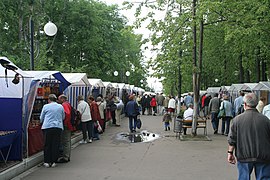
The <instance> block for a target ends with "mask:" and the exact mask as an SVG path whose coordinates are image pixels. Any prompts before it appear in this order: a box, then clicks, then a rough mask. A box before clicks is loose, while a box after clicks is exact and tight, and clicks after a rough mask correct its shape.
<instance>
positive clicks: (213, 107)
mask: <svg viewBox="0 0 270 180" xmlns="http://www.w3.org/2000/svg"><path fill="white" fill-rule="evenodd" d="M219 107H220V99H219V98H218V93H215V95H214V97H213V98H212V99H211V100H210V103H209V113H210V114H211V123H212V127H213V129H214V134H217V133H218V126H219V119H218V113H219Z"/></svg>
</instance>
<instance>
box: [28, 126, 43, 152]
mask: <svg viewBox="0 0 270 180" xmlns="http://www.w3.org/2000/svg"><path fill="white" fill-rule="evenodd" d="M42 150H43V133H42V130H41V126H36V127H29V128H28V155H29V156H31V155H33V154H35V153H38V152H40V151H42Z"/></svg>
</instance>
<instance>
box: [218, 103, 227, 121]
mask: <svg viewBox="0 0 270 180" xmlns="http://www.w3.org/2000/svg"><path fill="white" fill-rule="evenodd" d="M225 116H226V112H225V108H224V102H223V104H222V109H221V110H220V111H219V113H218V118H223V117H225Z"/></svg>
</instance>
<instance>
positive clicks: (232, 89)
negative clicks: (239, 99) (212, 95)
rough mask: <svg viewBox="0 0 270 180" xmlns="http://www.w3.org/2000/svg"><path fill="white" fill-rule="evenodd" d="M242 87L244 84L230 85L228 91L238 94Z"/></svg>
mask: <svg viewBox="0 0 270 180" xmlns="http://www.w3.org/2000/svg"><path fill="white" fill-rule="evenodd" d="M243 86H244V84H232V85H231V87H230V89H229V90H228V91H229V92H239V91H240V90H241V88H242V87H243Z"/></svg>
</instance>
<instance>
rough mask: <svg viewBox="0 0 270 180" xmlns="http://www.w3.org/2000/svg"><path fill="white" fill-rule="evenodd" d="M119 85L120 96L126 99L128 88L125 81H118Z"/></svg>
mask: <svg viewBox="0 0 270 180" xmlns="http://www.w3.org/2000/svg"><path fill="white" fill-rule="evenodd" d="M118 87H119V95H118V96H119V97H120V98H121V99H122V100H123V99H125V96H126V95H127V88H126V84H125V83H118Z"/></svg>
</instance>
